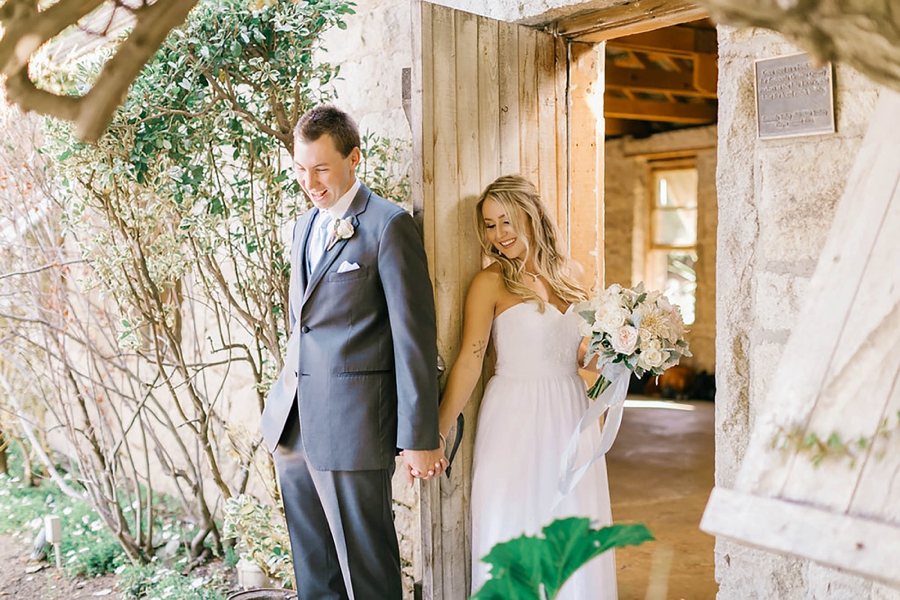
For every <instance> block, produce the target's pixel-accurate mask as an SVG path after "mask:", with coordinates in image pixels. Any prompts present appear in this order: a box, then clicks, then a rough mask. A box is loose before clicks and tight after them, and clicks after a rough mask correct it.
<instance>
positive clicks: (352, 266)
mask: <svg viewBox="0 0 900 600" xmlns="http://www.w3.org/2000/svg"><path fill="white" fill-rule="evenodd" d="M358 268H359V265H358V264H356V263H355V262H347V261H346V260H345V261H344V262H342V263H341V266H339V267H338V270H337V272H338V273H349V272H350V271H355V270H357V269H358Z"/></svg>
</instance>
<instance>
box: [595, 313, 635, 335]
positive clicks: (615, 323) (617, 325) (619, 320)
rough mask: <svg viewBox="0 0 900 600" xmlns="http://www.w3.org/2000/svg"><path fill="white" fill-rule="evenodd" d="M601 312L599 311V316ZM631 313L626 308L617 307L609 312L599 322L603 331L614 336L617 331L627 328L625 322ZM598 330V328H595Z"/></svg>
mask: <svg viewBox="0 0 900 600" xmlns="http://www.w3.org/2000/svg"><path fill="white" fill-rule="evenodd" d="M600 312H601V311H597V314H600ZM629 316H630V313H629V312H628V311H627V310H625V309H624V308H621V307H617V308H613V309H611V310H607V311H606V312H605V313H604V314H603V315H602V318H601V319H600V320H599V321H598V323H599V324H600V329H601V331H605V332H606V333H609V334H614V333H615V332H616V331H618V330H619V329H621V328H622V327H624V326H625V322H626V321H627V320H628V317H629ZM595 329H596V327H595Z"/></svg>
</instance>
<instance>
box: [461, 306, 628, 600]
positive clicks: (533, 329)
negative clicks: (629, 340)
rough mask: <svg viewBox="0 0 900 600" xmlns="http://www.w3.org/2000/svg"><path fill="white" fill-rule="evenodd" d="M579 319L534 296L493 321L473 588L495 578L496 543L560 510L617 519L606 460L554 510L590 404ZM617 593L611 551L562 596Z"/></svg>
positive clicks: (599, 598) (478, 448) (478, 467)
mask: <svg viewBox="0 0 900 600" xmlns="http://www.w3.org/2000/svg"><path fill="white" fill-rule="evenodd" d="M578 319H579V317H578V315H576V314H574V313H573V312H572V310H571V309H569V310H568V311H567V312H566V313H565V314H563V313H560V312H559V310H557V309H556V308H555V307H553V306H552V305H550V304H547V305H546V308H545V309H544V312H543V313H541V312H539V311H538V308H537V305H536V304H534V303H531V302H527V303H522V304H516V305H515V306H513V307H511V308H509V309H507V310H505V311H503V312H502V313H500V314H499V315H498V316H497V317H496V318H495V319H494V323H493V330H492V336H493V341H494V348H495V349H496V352H497V367H496V370H495V375H494V376H493V377H492V378H491V379H490V381H489V382H488V384H487V387H486V388H485V391H484V399H483V400H482V404H481V410H480V412H479V415H478V428H477V432H476V434H475V452H474V457H473V467H472V469H473V473H472V502H471V507H472V592H473V593H474V592H476V591H478V589H480V588H481V586H482V584H483V583H484V582H485V580H486V579H487V578H488V570H489V568H490V567H489V565H487V564H486V563H483V562H481V558H482V557H484V556H485V555H487V553H488V552H489V551H490V550H491V548H493V546H494V545H495V544H497V543H500V542H505V541H508V540H510V539H513V538H516V537H519V536H521V535H523V534H527V535H538V534H539V533H540V532H541V529H542V528H543V527H544V526H545V525H548V524H549V523H550V522H551V521H553V520H554V519H557V518H561V517H570V516H579V517H589V518H590V519H591V521H592V522H593V523H594V526H595V527H601V526H606V525H610V524H611V523H612V515H611V511H610V504H609V487H608V484H607V478H606V462H605V460H604V459H600V460H598V461H597V462H596V463H594V465H592V467H591V468H590V469H589V470H588V472H587V473H586V474H585V476H584V478H583V479H582V480H581V481H580V482H579V484H578V485H577V486H576V487H575V489H574V490H573V491H572V492H571V493H570V494H569V495H568V496H566V498H565V499H564V500H563V501H562V502H560V504H559V505H558V506H557V507H556V509H555V510H552V511H551V507H552V505H553V500H554V497H555V494H556V491H557V486H558V482H559V475H560V458H561V456H562V453H563V450H564V449H565V447H566V443H567V442H568V440H569V437H570V436H571V435H572V432H573V431H574V430H575V427H576V426H577V425H578V420H579V419H580V418H581V415H582V414H583V413H584V411H585V410H586V409H587V407H588V402H589V400H588V398H587V395H586V393H585V384H584V382H583V380H582V379H581V377H579V376H578V371H577V354H578V346H579V344H580V342H581V334H580V333H579V331H578ZM596 435H597V437H598V438H599V435H600V430H599V427H598V428H597V431H596ZM581 461H582V457H581V456H579V457H578V462H577V463H576V464H581ZM616 597H617V593H616V573H615V556H614V554H613V551H612V550H610V551H608V552H605V553H604V554H601V555H600V556H598V557H596V558H594V559H593V560H591V561H590V562H589V563H587V564H586V565H585V566H583V567H582V568H581V569H579V570H578V571H576V572H575V574H574V575H573V576H572V578H571V579H569V581H568V582H566V584H565V585H564V586H563V588H562V590H561V591H560V594H559V596H558V599H559V600H608V599H614V598H616Z"/></svg>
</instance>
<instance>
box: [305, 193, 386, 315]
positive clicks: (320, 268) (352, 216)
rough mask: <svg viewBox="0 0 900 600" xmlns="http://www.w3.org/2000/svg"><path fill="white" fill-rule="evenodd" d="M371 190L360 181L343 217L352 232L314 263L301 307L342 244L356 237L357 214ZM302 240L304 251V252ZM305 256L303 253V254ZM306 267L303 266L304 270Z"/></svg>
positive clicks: (332, 262) (331, 263)
mask: <svg viewBox="0 0 900 600" xmlns="http://www.w3.org/2000/svg"><path fill="white" fill-rule="evenodd" d="M371 194H372V192H371V191H370V190H369V188H367V187H366V186H365V184H363V183H360V186H359V190H358V191H357V192H356V197H355V198H353V202H351V203H350V207H349V208H348V209H347V213H346V214H345V215H344V219H347V220H349V221H350V223H351V224H352V225H353V229H354V233H353V235H352V236H351V237H349V238H347V239H345V240H341V239H339V240H337V242H335V243H334V245H333V246H332V247H331V249H330V250H326V251H325V254H323V255H322V258H320V259H319V264H318V265H316V270H315V272H313V274H312V275H311V276H310V278H309V283H307V284H306V287H305V290H306V291H305V292H304V294H303V303H302V304H301V307H302V306H303V305H304V304H306V301H307V300H308V299H309V297H310V295H312V293H313V291H315V289H316V287H318V285H319V283H321V281H322V278H323V277H325V273H327V272H328V269H330V268H331V265H333V264H334V261H335V260H337V257H338V255H340V253H341V251H342V250H343V249H344V246H346V245H347V242H349V241H350V240H351V239H353V238H354V237H356V235H357V233H356V231H355V230H356V229H357V228H358V227H359V215H361V214H362V213H364V212H365V211H366V205H367V204H368V202H369V196H370V195H371ZM311 220H312V219H311ZM308 232H309V227H307V236H306V237H307V238H308V237H309V233H308ZM305 242H306V240H304V253H305V252H306V248H305ZM304 256H305V254H304ZM305 271H306V269H305V268H304V272H305Z"/></svg>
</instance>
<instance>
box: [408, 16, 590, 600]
mask: <svg viewBox="0 0 900 600" xmlns="http://www.w3.org/2000/svg"><path fill="white" fill-rule="evenodd" d="M412 18H413V32H414V33H413V44H414V46H413V56H414V65H413V74H412V98H411V100H412V105H411V111H410V112H411V117H412V119H411V120H412V126H413V151H414V157H415V159H414V165H415V166H414V174H413V198H414V203H415V207H414V210H415V213H416V215H417V216H418V217H419V218H420V221H421V223H422V226H423V230H424V239H425V246H426V250H427V253H428V259H429V265H430V267H431V274H432V278H433V282H434V289H435V302H436V308H437V315H438V345H439V351H440V354H441V356H442V357H443V358H444V359H445V360H446V361H447V365H448V366H449V365H451V364H452V362H453V360H454V359H455V357H456V354H457V352H458V344H459V337H460V333H461V328H462V312H463V303H464V299H465V294H466V291H467V289H468V286H469V283H470V282H471V280H472V277H473V276H474V275H475V273H476V272H477V271H478V270H479V269H480V268H481V267H482V263H481V257H480V250H479V247H478V242H477V239H476V237H475V230H474V220H473V215H474V206H475V202H476V200H477V197H478V195H479V194H480V192H481V191H482V190H483V189H484V188H485V187H486V186H487V184H488V183H490V182H491V181H493V180H494V179H495V178H497V177H499V176H500V175H504V174H510V173H520V174H522V175H524V176H525V177H527V178H529V179H530V180H531V181H532V182H534V184H535V185H536V186H537V187H538V189H539V190H540V193H541V195H542V197H543V199H544V201H545V203H546V204H547V205H548V206H549V207H550V208H551V209H552V211H553V212H554V216H555V217H556V221H557V223H558V225H559V228H560V231H561V236H562V239H563V243H564V244H565V245H566V247H567V248H568V244H569V238H570V236H569V232H570V230H572V229H573V228H574V227H573V225H572V222H573V214H572V208H573V206H572V204H571V193H570V190H571V189H572V187H573V183H572V181H571V172H570V167H569V164H570V157H571V155H572V142H571V139H573V138H571V137H570V136H569V135H568V134H567V132H568V131H569V129H570V122H569V114H570V110H569V108H568V105H567V92H568V90H567V81H568V75H569V74H568V64H569V63H568V51H569V48H568V46H567V43H566V42H565V41H564V40H563V39H561V38H557V37H554V36H552V35H549V34H547V33H544V32H540V31H537V30H534V29H531V28H527V27H521V26H517V25H513V24H510V23H502V22H498V21H494V20H491V19H486V18H483V17H478V16H475V15H472V14H468V13H464V12H460V11H456V10H453V9H449V8H445V7H441V6H436V5H432V4H429V3H427V2H418V1H416V2H414V4H413V17H412ZM601 52H602V49H601ZM580 64H589V65H591V67H592V68H594V69H596V68H597V64H601V65H602V60H599V61H597V60H593V61H591V60H587V59H584V58H583V59H582V60H581V63H580ZM582 77H583V78H589V77H590V74H586V75H582ZM594 78H595V79H597V77H596V73H595V74H594ZM587 87H588V82H587V81H585V82H584V85H582V87H581V88H579V91H578V94H580V95H579V96H578V98H579V99H578V100H577V101H576V104H578V105H579V106H578V110H579V111H581V110H582V109H583V107H582V106H581V103H583V102H586V100H584V99H580V98H581V96H583V95H584V94H583V92H584V90H585V89H586V88H587ZM599 88H600V89H594V90H593V93H594V94H595V95H596V97H597V98H598V99H601V102H602V79H600V83H599ZM588 112H590V111H588ZM599 114H602V109H601V112H600V113H599ZM602 131H603V125H602V121H598V119H597V118H596V117H593V116H591V117H590V118H586V119H585V120H584V122H582V123H580V124H579V135H578V139H579V140H582V142H581V143H580V144H579V146H578V148H577V151H576V153H577V154H578V155H579V156H582V155H585V154H589V155H590V156H589V157H588V159H586V160H585V159H580V160H579V165H585V164H587V165H589V167H588V170H589V171H591V172H589V173H586V174H584V173H580V175H582V176H584V177H587V178H588V182H587V184H585V183H584V182H583V181H582V179H579V181H578V185H579V186H580V187H579V195H578V207H584V214H585V216H584V218H583V219H581V221H583V222H582V223H580V224H579V227H580V230H579V231H582V233H580V235H581V236H582V237H584V238H585V239H586V240H587V241H586V242H584V243H583V244H581V245H580V246H579V252H580V253H581V254H583V255H582V256H578V257H577V258H578V259H579V260H580V261H581V262H582V263H583V264H585V265H586V267H587V268H588V269H590V270H591V271H592V272H593V273H601V272H602V269H601V268H600V266H601V265H600V263H599V261H600V260H601V259H600V257H602V256H603V252H602V251H601V249H600V247H599V244H600V235H601V234H600V232H601V231H602V189H603V186H602V183H601V184H598V183H597V182H598V181H599V182H602V170H601V166H602V143H600V142H601V141H602V138H600V137H598V136H601V135H602ZM579 210H581V209H580V208H579ZM575 218H576V219H577V217H575ZM585 232H586V233H585ZM480 398H481V389H480V386H479V388H478V389H476V391H475V394H474V397H473V399H472V401H471V402H470V403H469V405H468V407H467V408H466V410H465V418H466V435H465V438H464V441H463V443H462V445H461V447H460V451H459V454H458V455H457V457H456V459H455V461H454V464H453V471H452V478H451V479H447V478H446V477H442V478H441V479H440V482H439V483H434V482H431V483H426V484H424V485H422V486H421V494H420V516H421V533H422V540H421V548H420V550H421V554H420V555H419V556H417V561H416V562H417V571H418V572H417V576H418V577H421V581H422V582H423V588H424V597H425V598H446V599H450V600H457V599H459V598H463V597H466V595H467V594H468V593H469V585H470V569H469V565H470V562H471V556H470V545H469V487H470V481H471V476H470V475H471V452H472V447H473V439H474V434H475V428H476V416H477V412H478V404H479V400H480Z"/></svg>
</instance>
